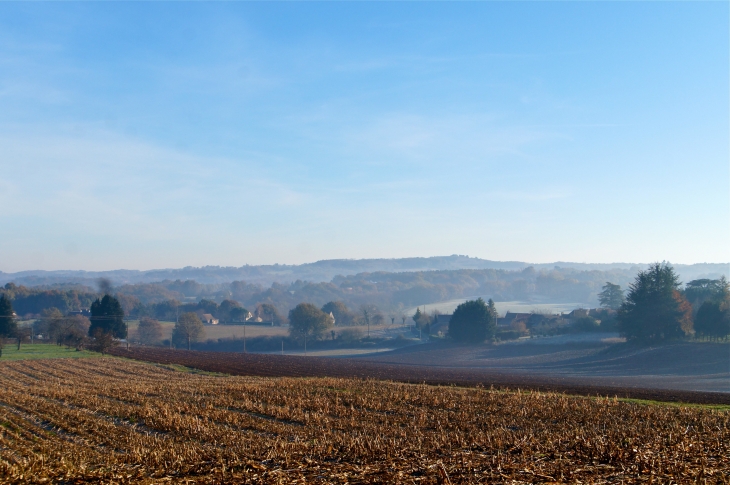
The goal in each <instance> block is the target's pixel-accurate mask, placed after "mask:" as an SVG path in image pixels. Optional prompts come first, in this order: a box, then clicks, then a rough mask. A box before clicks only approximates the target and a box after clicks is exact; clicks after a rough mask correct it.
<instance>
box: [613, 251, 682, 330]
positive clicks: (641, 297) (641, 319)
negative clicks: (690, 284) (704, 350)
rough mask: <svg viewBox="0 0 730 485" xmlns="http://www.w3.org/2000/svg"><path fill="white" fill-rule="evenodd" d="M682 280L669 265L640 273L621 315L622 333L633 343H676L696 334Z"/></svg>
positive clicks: (655, 264)
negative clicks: (681, 285)
mask: <svg viewBox="0 0 730 485" xmlns="http://www.w3.org/2000/svg"><path fill="white" fill-rule="evenodd" d="M679 285H680V282H679V277H678V276H677V274H676V273H675V272H674V268H672V266H670V265H669V264H667V263H654V264H652V265H651V266H649V269H647V270H646V271H640V272H639V274H638V275H637V276H636V279H635V280H634V282H633V283H632V284H631V285H630V286H629V292H628V295H626V301H625V302H624V303H623V305H621V308H620V309H619V312H618V322H619V330H620V331H621V333H622V334H623V335H624V336H625V337H626V338H627V339H629V340H635V341H642V342H656V341H662V340H675V339H678V338H681V337H684V336H686V335H690V334H692V333H693V328H692V306H691V305H690V304H689V302H688V301H687V300H686V298H684V296H682V294H681V293H680V291H679Z"/></svg>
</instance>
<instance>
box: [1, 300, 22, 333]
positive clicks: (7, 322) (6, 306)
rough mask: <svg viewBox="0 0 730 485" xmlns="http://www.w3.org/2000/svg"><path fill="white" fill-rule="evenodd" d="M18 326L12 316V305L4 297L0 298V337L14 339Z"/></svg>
mask: <svg viewBox="0 0 730 485" xmlns="http://www.w3.org/2000/svg"><path fill="white" fill-rule="evenodd" d="M17 331H18V324H17V322H16V321H15V315H13V303H12V302H11V301H10V298H8V297H7V296H5V295H2V296H0V337H4V338H8V337H15V334H16V333H17Z"/></svg>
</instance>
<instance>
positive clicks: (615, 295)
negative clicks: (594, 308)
mask: <svg viewBox="0 0 730 485" xmlns="http://www.w3.org/2000/svg"><path fill="white" fill-rule="evenodd" d="M602 290H603V291H601V292H600V293H599V294H598V301H599V302H601V306H602V307H603V308H608V309H610V310H618V309H619V308H621V305H623V303H624V291H623V290H622V289H621V287H620V286H619V285H614V284H613V283H609V282H608V281H607V282H606V284H605V285H603V288H602Z"/></svg>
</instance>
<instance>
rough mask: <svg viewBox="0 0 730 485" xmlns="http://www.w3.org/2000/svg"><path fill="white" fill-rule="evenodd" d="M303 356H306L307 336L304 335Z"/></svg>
mask: <svg viewBox="0 0 730 485" xmlns="http://www.w3.org/2000/svg"><path fill="white" fill-rule="evenodd" d="M304 355H307V334H306V333H305V334H304Z"/></svg>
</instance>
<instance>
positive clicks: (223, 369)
mask: <svg viewBox="0 0 730 485" xmlns="http://www.w3.org/2000/svg"><path fill="white" fill-rule="evenodd" d="M113 352H114V354H115V355H118V356H124V357H129V358H133V359H138V360H144V361H148V362H156V363H162V364H179V365H183V366H186V367H192V368H195V369H201V370H206V371H210V372H220V373H225V374H231V375H247V376H287V377H347V378H360V379H381V380H392V381H399V382H408V383H427V384H437V385H459V386H482V387H492V386H494V387H497V388H501V389H514V390H516V389H529V390H536V391H537V390H539V391H549V392H561V393H567V394H577V395H593V396H595V395H600V396H609V397H614V396H617V397H628V398H636V399H649V400H656V401H676V402H687V403H702V404H730V393H713V392H695V391H681V390H666V389H646V388H635V387H616V386H605V385H594V384H593V383H592V380H591V379H590V378H571V377H564V376H560V375H544V374H543V375H538V374H535V375H533V376H530V375H525V374H516V373H514V372H513V371H510V370H509V369H506V370H500V369H478V368H468V367H429V366H428V365H423V364H422V365H403V364H388V363H383V362H375V361H368V360H364V359H331V358H322V357H299V356H287V355H284V356H282V355H267V354H240V353H230V352H196V351H186V350H170V349H163V348H154V347H132V348H131V349H129V350H126V349H123V348H116V349H114V351H113ZM421 360H422V361H426V359H424V357H423V356H421Z"/></svg>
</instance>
